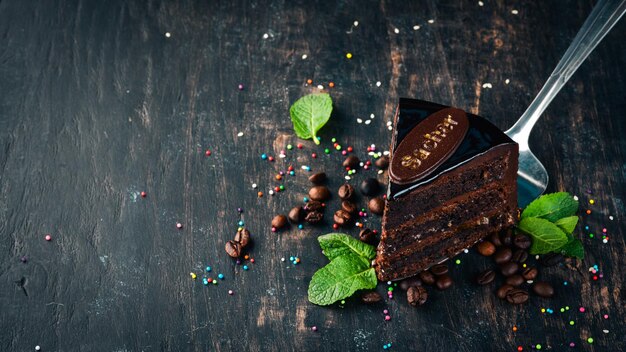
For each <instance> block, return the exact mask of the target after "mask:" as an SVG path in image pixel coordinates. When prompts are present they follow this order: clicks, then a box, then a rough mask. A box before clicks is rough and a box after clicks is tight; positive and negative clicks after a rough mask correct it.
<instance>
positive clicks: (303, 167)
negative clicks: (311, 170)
mask: <svg viewBox="0 0 626 352" xmlns="http://www.w3.org/2000/svg"><path fill="white" fill-rule="evenodd" d="M300 168H301V169H302V170H306V169H307V168H308V166H306V165H302V166H300Z"/></svg>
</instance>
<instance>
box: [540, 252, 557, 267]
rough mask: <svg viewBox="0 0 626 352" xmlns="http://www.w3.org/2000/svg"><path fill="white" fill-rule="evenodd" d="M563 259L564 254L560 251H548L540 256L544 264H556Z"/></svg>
mask: <svg viewBox="0 0 626 352" xmlns="http://www.w3.org/2000/svg"><path fill="white" fill-rule="evenodd" d="M562 260H563V256H562V255H561V254H559V253H548V254H544V255H542V256H541V257H539V262H540V263H541V265H543V266H555V265H557V264H559V263H560V262H561V261H562Z"/></svg>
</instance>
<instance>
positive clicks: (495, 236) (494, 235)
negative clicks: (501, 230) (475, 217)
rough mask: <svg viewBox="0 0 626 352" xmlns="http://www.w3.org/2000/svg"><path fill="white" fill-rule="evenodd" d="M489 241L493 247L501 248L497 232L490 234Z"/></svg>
mask: <svg viewBox="0 0 626 352" xmlns="http://www.w3.org/2000/svg"><path fill="white" fill-rule="evenodd" d="M489 241H490V242H491V243H493V245H494V246H496V247H500V246H502V241H500V234H498V233H497V232H494V233H492V234H491V236H489Z"/></svg>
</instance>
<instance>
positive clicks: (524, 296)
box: [506, 288, 528, 304]
mask: <svg viewBox="0 0 626 352" xmlns="http://www.w3.org/2000/svg"><path fill="white" fill-rule="evenodd" d="M506 300H507V302H509V303H511V304H522V303H526V301H528V292H526V291H524V290H522V289H521V288H514V289H512V290H511V291H509V292H508V293H507V294H506Z"/></svg>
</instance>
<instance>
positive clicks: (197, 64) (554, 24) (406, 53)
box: [0, 0, 626, 351]
mask: <svg viewBox="0 0 626 352" xmlns="http://www.w3.org/2000/svg"><path fill="white" fill-rule="evenodd" d="M483 5H484V6H480V4H479V2H478V1H465V2H457V1H445V2H440V3H439V2H434V1H414V2H407V1H380V2H374V1H367V2H366V1H353V2H347V1H339V2H336V3H334V2H316V1H274V2H271V3H269V2H268V3H265V2H263V1H250V2H248V1H220V2H218V1H198V0H193V1H178V2H174V1H124V0H119V1H80V0H78V1H76V0H69V1H59V0H51V1H19V0H3V1H0V190H1V195H0V350H2V351H30V350H34V347H35V346H36V345H40V346H41V347H42V350H43V351H166V350H191V351H228V350H250V351H279V350H280V351H295V350H301V351H321V350H329V351H330V350H334V351H352V350H382V346H383V345H384V344H386V343H389V342H391V343H392V350H400V351H407V350H413V351H427V350H428V351H432V350H440V351H486V350H498V351H515V350H517V346H520V345H521V346H523V348H524V350H525V351H527V350H530V349H531V346H534V345H536V344H541V346H542V349H544V350H566V349H569V347H568V346H569V343H570V342H575V344H576V346H577V347H576V350H595V351H623V350H625V349H626V343H625V338H624V332H625V331H626V323H625V322H624V321H625V320H626V308H625V304H624V293H623V290H624V274H623V273H624V268H626V255H624V253H625V245H624V226H623V215H624V211H625V209H624V197H625V196H626V194H625V190H626V188H625V187H626V186H625V184H624V179H625V175H626V164H625V161H624V160H626V159H625V157H626V155H625V150H626V138H624V135H625V133H626V118H625V116H626V98H625V93H624V91H625V88H626V71H625V70H624V67H626V41H625V40H624V38H625V35H626V20H623V21H622V22H621V23H619V24H618V25H617V26H616V27H615V28H614V29H613V31H612V33H610V34H609V35H608V36H607V37H606V38H605V40H604V42H603V43H601V44H600V45H599V46H598V48H597V49H596V51H595V52H594V53H593V54H592V55H591V56H590V57H589V59H588V60H587V62H586V63H585V64H584V65H583V66H582V67H581V68H580V70H579V72H577V73H576V74H575V75H574V77H573V78H572V80H571V82H570V83H569V84H568V85H567V86H566V87H565V88H564V89H563V91H562V92H561V93H560V94H559V96H558V97H557V98H556V99H555V100H554V102H553V103H552V105H551V106H550V107H549V108H548V110H547V111H546V113H545V114H544V116H543V117H542V119H541V120H540V121H539V123H538V125H537V126H536V128H535V131H534V133H533V135H532V138H531V144H532V148H533V150H534V151H535V153H536V155H537V156H538V157H539V159H541V160H542V161H543V162H544V164H545V165H546V167H547V169H548V171H549V173H550V176H551V181H550V187H549V190H550V191H554V190H567V191H570V192H572V193H574V194H577V195H578V196H579V197H580V200H581V204H582V206H581V219H582V221H581V224H580V225H579V227H578V229H577V234H578V235H580V236H582V237H584V243H585V245H586V248H587V256H586V258H585V260H583V261H578V262H571V263H568V264H566V265H562V266H560V267H555V268H550V269H548V270H545V271H543V272H542V274H541V275H542V277H544V278H547V279H549V280H550V281H551V282H553V283H554V284H555V286H556V288H557V298H555V299H552V300H543V299H539V298H537V297H533V298H532V299H531V301H530V303H529V304H527V305H525V306H523V307H512V306H510V305H509V304H507V303H505V302H501V301H499V300H498V299H497V298H496V297H495V296H494V295H493V294H492V293H491V292H490V291H491V290H492V289H493V288H482V287H476V286H475V285H473V284H472V283H471V282H470V277H471V276H473V274H474V273H476V272H478V271H479V270H481V269H483V268H486V267H487V266H488V265H490V264H489V262H488V261H487V260H485V259H483V258H479V257H478V256H477V255H476V254H474V253H473V252H471V253H470V254H465V255H461V256H460V259H461V260H462V263H461V265H458V266H456V265H453V268H452V269H453V270H452V271H453V277H454V279H455V281H456V284H455V286H454V287H453V288H452V289H451V290H449V291H446V292H444V293H439V292H434V291H431V297H430V299H429V302H428V304H427V305H426V306H425V307H423V308H420V309H415V308H412V307H410V306H409V305H408V304H407V303H406V301H405V296H404V294H403V293H400V292H397V293H396V296H395V299H394V300H393V301H389V302H387V301H385V302H384V304H383V303H381V304H380V305H378V306H373V307H368V306H363V305H362V304H360V303H359V302H358V301H357V300H348V301H347V302H346V304H345V305H344V306H343V307H339V306H333V307H330V308H323V307H317V306H313V305H311V304H309V303H308V301H307V297H306V290H307V286H308V282H309V280H310V277H311V276H312V274H313V273H314V272H315V270H317V269H318V268H319V267H321V266H322V265H324V264H325V263H326V260H325V259H324V257H323V256H322V254H321V252H320V250H319V246H318V245H317V242H316V236H317V235H320V234H322V233H325V232H329V231H330V224H326V225H325V226H322V227H317V228H313V227H310V226H307V227H305V228H304V229H303V230H302V231H298V230H297V229H291V230H289V231H285V232H282V233H280V234H272V233H271V232H270V231H269V221H270V219H271V217H272V216H273V215H275V214H276V213H278V212H286V211H287V210H288V209H289V208H290V207H291V206H293V205H294V204H297V203H298V202H301V200H302V197H303V196H304V195H305V192H306V191H307V186H308V182H307V180H306V177H307V176H308V175H307V173H306V172H304V171H302V170H301V169H299V167H300V166H301V165H310V166H311V167H312V168H313V170H315V171H319V170H325V171H327V173H329V174H330V175H331V177H332V179H331V182H330V185H331V187H332V188H336V187H337V186H338V185H339V184H341V183H342V182H343V173H342V171H341V160H342V158H341V156H340V155H339V153H338V152H333V153H331V154H330V155H324V153H323V148H325V147H329V146H331V143H330V138H331V137H336V138H337V139H338V141H339V142H341V144H342V145H343V146H344V147H345V146H348V145H351V146H353V147H354V148H355V150H356V154H357V155H358V156H360V157H361V158H363V159H365V158H366V156H367V155H366V151H365V148H366V147H367V146H368V145H370V144H372V143H374V144H376V145H377V146H379V149H380V148H383V149H385V148H386V146H387V145H388V143H389V137H390V132H389V131H388V130H387V126H386V122H387V121H388V120H389V119H390V117H391V114H392V112H393V110H394V106H395V103H396V101H397V99H398V97H400V96H406V97H417V98H421V99H424V100H431V101H437V102H441V103H444V104H450V105H455V106H458V107H461V108H465V109H467V110H469V111H471V112H473V113H479V114H481V115H483V116H485V117H487V118H489V119H491V120H492V121H493V122H494V123H496V124H497V125H498V126H500V127H502V128H503V129H504V128H507V127H509V126H510V125H512V124H513V122H514V121H515V120H516V119H517V117H518V116H520V114H521V113H522V112H523V111H524V109H525V107H526V106H527V105H528V104H529V102H530V101H531V100H532V98H533V97H534V95H535V94H536V92H538V90H539V88H540V87H541V85H542V84H543V82H544V81H545V79H546V78H547V77H548V75H549V74H550V72H551V71H552V69H553V68H554V66H555V65H556V63H557V62H558V60H559V58H560V57H561V55H562V53H563V52H564V51H565V49H566V48H567V46H568V45H569V43H570V42H571V40H572V38H573V37H574V35H575V34H576V32H577V31H578V29H579V28H580V26H581V25H582V23H583V22H584V20H585V18H586V16H587V14H588V13H589V12H590V11H591V8H592V6H593V2H592V1H584V0H581V1H558V2H553V1H540V2H528V1H506V2H496V1H489V0H484V4H483ZM514 10H517V11H514ZM514 12H517V13H516V14H515V13H514ZM430 19H433V20H434V22H433V23H429V22H428V21H429V20H430ZM355 20H358V21H359V25H358V26H357V27H355V26H354V25H353V22H354V21H355ZM414 25H419V26H420V28H419V29H418V30H414V29H413V26H414ZM396 28H397V29H398V30H399V33H396V31H395V29H396ZM168 32H169V33H170V36H169V37H167V36H166V35H165V34H166V33H168ZM264 34H267V38H264ZM347 52H350V53H352V54H353V55H354V56H353V58H352V59H351V60H348V59H346V57H345V54H346V53H347ZM303 55H307V58H306V59H303V57H302V56H303ZM309 78H310V79H313V81H314V84H313V87H311V86H306V84H305V82H306V80H307V79H309ZM330 81H332V82H334V83H335V87H334V88H332V89H329V92H330V94H331V95H332V97H333V99H334V102H335V112H334V115H333V118H332V120H331V122H330V123H329V124H328V125H327V126H326V127H325V128H324V129H323V131H322V133H321V136H322V138H323V140H322V141H323V143H322V146H320V147H317V146H315V145H314V144H313V143H311V141H306V142H303V143H304V149H303V150H292V151H287V153H286V154H287V157H286V158H285V159H277V161H276V162H274V163H270V162H268V161H264V160H261V158H260V155H261V154H262V153H268V154H269V155H274V156H277V155H278V153H279V151H280V150H281V149H285V146H286V145H287V144H288V143H292V144H295V143H297V142H298V139H297V138H296V137H295V136H294V134H293V132H292V128H291V125H290V122H289V118H288V108H289V106H290V104H291V103H292V102H293V101H295V100H296V99H297V98H298V97H300V96H302V95H303V94H306V93H308V92H309V91H314V90H317V89H316V88H315V86H317V85H318V84H322V85H324V87H326V88H327V87H328V83H329V82H330ZM377 81H380V82H381V83H382V84H381V86H380V87H377V86H376V84H375V83H376V82H377ZM506 82H508V84H507V83H506ZM240 83H241V84H243V85H244V86H245V89H244V90H243V91H239V90H238V89H237V85H238V84H240ZM485 83H490V84H491V88H485V87H483V85H484V84H485ZM370 114H375V118H374V119H372V121H371V123H370V124H369V125H365V124H359V123H357V122H356V120H357V118H362V119H363V120H366V119H368V118H369V115H370ZM240 132H241V133H243V135H241V136H238V134H239V133H240ZM206 149H210V150H211V151H212V155H211V156H210V157H207V156H205V155H204V151H205V150H206ZM312 152H317V153H318V154H319V157H318V158H317V159H312V158H311V156H310V154H311V153H312ZM290 164H292V165H294V166H296V168H297V170H296V171H297V175H296V176H295V177H287V178H286V179H285V181H284V182H283V184H284V185H285V187H286V191H285V192H282V193H280V194H279V195H276V196H270V195H268V194H267V192H268V190H269V189H270V188H271V187H274V186H276V185H277V184H279V183H278V182H277V181H276V180H275V179H274V176H275V174H276V173H277V172H278V171H279V170H284V169H285V168H286V166H287V165H290ZM368 175H375V171H372V170H370V171H361V172H360V173H359V174H357V175H356V177H355V179H354V180H353V181H351V182H353V183H354V184H356V183H357V182H359V181H360V180H361V179H362V178H363V177H365V176H368ZM379 177H380V179H381V180H384V177H383V176H379ZM253 183H257V184H258V185H259V189H258V190H261V191H263V192H265V193H266V195H265V196H264V197H262V198H258V197H257V191H258V190H253V189H252V186H251V185H252V184H253ZM141 191H146V192H147V194H148V196H147V197H146V198H144V199H142V198H141V197H139V192H141ZM590 199H593V200H594V201H595V204H593V205H590V204H589V203H588V201H589V200H590ZM333 202H334V203H333ZM333 202H331V203H330V204H331V205H330V206H331V207H337V201H336V200H334V201H333ZM238 207H242V208H243V209H244V213H243V215H242V219H243V220H244V221H245V224H246V226H247V227H249V228H250V229H251V231H252V233H253V237H254V247H253V248H252V249H251V251H250V254H251V255H252V256H253V257H254V258H255V263H254V264H249V265H250V267H251V269H250V270H249V271H246V272H244V271H243V270H242V267H241V266H237V265H235V263H233V261H232V260H231V259H230V258H229V257H228V256H227V255H226V253H225V252H224V249H223V248H224V242H225V241H226V240H228V239H230V238H232V236H233V235H234V233H235V231H236V228H237V222H238V221H239V220H240V217H239V214H238V213H237V208H238ZM586 209H591V210H592V213H591V214H590V215H587V214H585V213H584V211H585V210H586ZM327 215H329V212H327ZM609 216H613V220H610V219H609ZM176 222H181V223H182V224H183V225H184V228H183V229H182V230H177V229H176V227H175V224H176ZM368 226H371V227H373V228H376V227H378V226H379V219H378V218H373V219H371V220H370V222H369V223H368ZM584 226H589V229H588V230H585V228H584ZM602 228H606V230H607V235H608V236H609V242H608V243H606V244H604V243H602V238H601V234H602ZM348 232H349V233H351V234H356V233H357V231H356V229H350V230H349V231H348ZM47 233H50V234H51V235H52V237H53V240H52V241H50V242H46V241H45V240H44V236H45V234H47ZM589 233H593V234H595V237H594V238H593V239H591V238H589ZM23 256H27V258H28V261H27V262H26V263H22V261H21V258H22V257H23ZM289 256H299V257H300V258H301V260H302V262H301V264H299V265H297V266H294V265H292V264H290V263H289V262H288V261H286V262H281V260H280V258H281V257H286V258H288V257H289ZM594 264H597V265H598V267H599V269H600V270H601V271H602V273H603V277H602V278H600V279H599V280H597V281H594V280H592V275H591V274H590V273H589V272H588V268H589V267H591V266H592V265H594ZM205 265H211V266H212V267H213V272H212V273H211V275H212V276H213V277H215V276H216V275H217V273H218V272H221V273H223V274H224V275H225V280H223V281H220V283H219V285H218V286H212V285H211V286H210V287H204V286H203V285H202V283H201V282H200V280H197V281H193V280H191V278H190V275H189V273H190V272H197V273H198V274H199V275H200V277H202V274H201V271H202V268H203V267H204V266H205ZM563 280H567V281H568V285H567V286H564V285H563V284H562V281H563ZM229 289H230V290H233V291H234V295H232V296H229V295H228V293H227V291H228V290H229ZM385 289H386V285H384V284H381V285H380V286H379V291H380V292H381V293H382V292H383V291H384V290H385ZM565 306H569V308H570V309H569V311H566V312H565V313H561V312H560V311H559V309H560V308H561V307H565ZM580 306H584V307H585V308H586V312H585V313H580V312H579V311H578V308H579V307H580ZM541 308H550V309H553V310H554V314H542V313H541ZM383 309H389V310H390V312H391V316H392V320H391V321H390V322H385V321H384V319H383V314H382V310H383ZM604 314H608V316H609V318H608V319H604V317H603V315H604ZM570 320H574V321H575V325H574V326H570V325H569V321H570ZM312 326H317V327H318V329H319V330H318V331H317V332H312V331H311V330H310V329H311V327H312ZM513 326H517V328H518V330H517V331H516V332H514V331H513V330H512V327H513ZM603 330H608V332H603ZM588 337H592V338H593V339H594V343H593V344H589V343H587V338H588Z"/></svg>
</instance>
